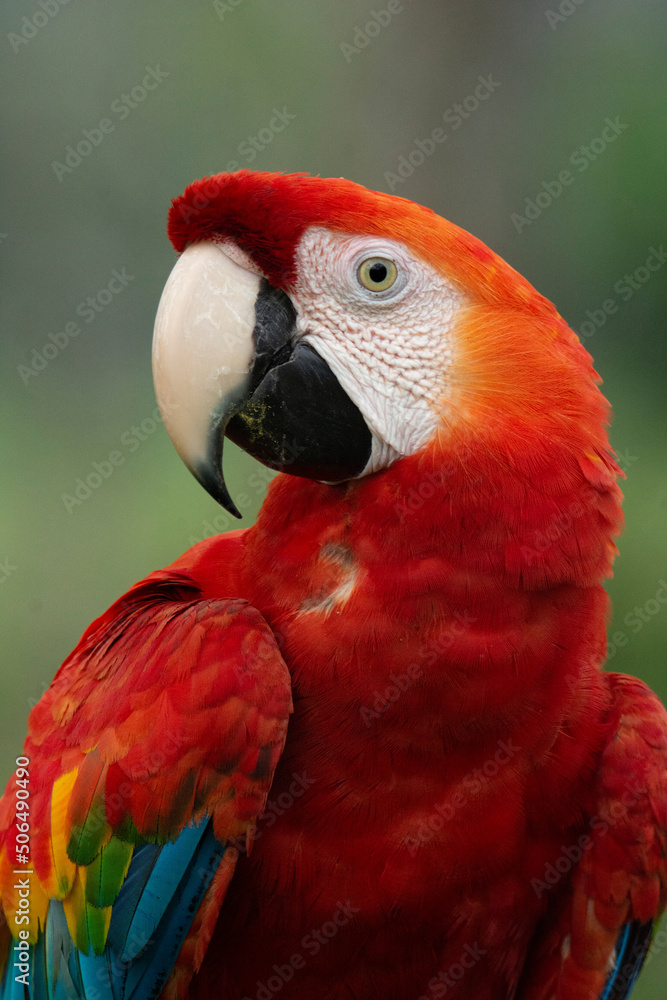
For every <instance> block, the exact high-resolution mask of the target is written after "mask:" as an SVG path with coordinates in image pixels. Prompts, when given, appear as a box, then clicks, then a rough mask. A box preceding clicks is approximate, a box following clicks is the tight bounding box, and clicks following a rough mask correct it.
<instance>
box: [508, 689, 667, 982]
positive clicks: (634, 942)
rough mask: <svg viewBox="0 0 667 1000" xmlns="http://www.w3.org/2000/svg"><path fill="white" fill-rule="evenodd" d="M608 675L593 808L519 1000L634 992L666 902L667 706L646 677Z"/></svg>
mask: <svg viewBox="0 0 667 1000" xmlns="http://www.w3.org/2000/svg"><path fill="white" fill-rule="evenodd" d="M607 676H608V679H609V684H610V689H611V697H612V708H611V718H610V729H609V733H610V736H609V739H608V741H607V744H606V746H605V749H604V750H603V753H602V758H601V762H600V769H599V778H598V790H597V799H596V803H595V806H596V809H595V812H594V814H593V815H592V816H590V817H589V826H588V831H587V833H586V834H584V835H582V837H581V838H580V839H579V841H578V844H577V845H571V847H572V849H576V850H577V851H578V855H579V856H580V860H579V863H578V865H577V868H576V871H575V873H574V877H573V881H572V885H571V887H570V891H568V892H562V893H561V894H560V896H557V897H556V903H555V907H556V908H555V910H554V912H553V913H552V914H551V917H550V918H548V919H547V925H546V926H543V927H542V928H541V929H540V932H539V938H540V939H539V940H538V941H537V942H536V946H535V949H534V954H533V955H531V956H530V965H529V969H528V971H527V974H526V977H525V982H524V983H522V989H521V990H520V991H519V996H520V997H521V998H522V1000H627V997H629V996H630V994H631V992H632V989H633V987H634V985H635V982H636V980H637V977H638V976H639V973H640V971H641V968H642V966H643V964H644V961H645V959H646V956H647V954H648V952H649V948H650V944H651V938H652V935H653V928H654V925H655V923H656V922H657V920H658V918H659V917H660V914H661V913H662V912H663V910H664V909H665V904H666V903H667V712H666V711H665V708H664V707H663V705H662V704H661V702H660V700H659V699H658V698H657V697H656V695H654V694H653V692H652V691H651V690H649V688H647V687H646V685H645V684H643V683H642V682H641V681H639V680H637V679H636V678H634V677H626V676H624V675H622V674H608V675H607ZM570 856H572V855H570Z"/></svg>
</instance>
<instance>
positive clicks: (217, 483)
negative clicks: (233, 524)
mask: <svg viewBox="0 0 667 1000" xmlns="http://www.w3.org/2000/svg"><path fill="white" fill-rule="evenodd" d="M192 471H193V473H194V476H195V479H196V480H197V482H198V483H200V485H201V486H203V487H204V489H205V490H206V492H207V493H208V494H209V495H210V496H212V497H213V499H214V500H215V501H216V503H219V504H220V506H221V507H224V509H225V510H226V511H227V512H228V513H229V514H232V515H233V516H234V517H238V518H239V520H240V519H241V517H242V515H241V512H240V511H239V509H238V507H237V506H236V504H235V503H234V501H233V500H232V498H231V496H230V495H229V490H228V489H227V484H226V483H225V480H224V478H223V476H222V473H221V472H219V471H217V470H215V469H211V468H210V467H209V466H208V465H200V466H199V467H198V468H196V469H193V470H192Z"/></svg>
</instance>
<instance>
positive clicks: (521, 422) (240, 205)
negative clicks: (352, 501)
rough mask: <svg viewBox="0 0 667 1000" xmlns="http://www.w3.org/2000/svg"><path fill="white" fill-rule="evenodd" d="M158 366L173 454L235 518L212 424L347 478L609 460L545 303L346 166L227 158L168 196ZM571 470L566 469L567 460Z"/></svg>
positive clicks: (573, 353) (584, 374)
mask: <svg viewBox="0 0 667 1000" xmlns="http://www.w3.org/2000/svg"><path fill="white" fill-rule="evenodd" d="M168 231H169V236H170V238H171V241H172V243H173V245H174V247H175V248H176V250H177V251H178V252H179V253H180V257H179V260H178V261H177V263H176V265H175V267H174V269H173V271H172V273H171V276H170V278H169V280H168V282H167V285H166V287H165V290H164V293H163V295H162V300H161V302H160V307H159V310H158V315H157V319H156V324H155V339H154V376H155V385H156V391H157V397H158V403H159V405H160V409H161V411H162V414H163V416H164V420H165V424H166V427H167V430H168V432H169V434H170V436H171V438H172V440H173V442H174V444H175V446H176V449H177V451H178V452H179V454H180V456H181V458H182V459H183V460H184V462H185V463H186V465H187V466H188V467H189V468H190V470H191V471H192V472H193V473H194V475H195V476H196V477H197V479H198V480H199V481H200V483H201V484H202V485H203V486H204V487H205V488H206V489H207V490H208V491H209V493H211V495H212V496H214V497H215V498H216V499H217V500H218V501H219V502H220V503H221V504H223V506H225V507H226V508H227V509H228V510H230V511H232V512H234V513H236V510H235V508H234V505H233V502H232V500H231V498H230V496H229V494H228V492H227V489H226V487H225V482H224V478H223V474H222V445H223V439H224V437H225V436H227V437H228V438H230V439H231V440H232V441H235V442H236V443H237V444H238V445H240V446H241V447H242V448H243V449H244V450H246V451H247V452H249V453H250V454H251V455H253V456H255V457H256V458H258V459H259V460H260V461H261V462H263V463H265V464H266V465H268V466H270V467H271V468H273V469H278V470H281V471H283V472H287V473H290V474H292V475H296V476H303V477H307V478H310V479H314V480H317V481H319V482H323V483H332V484H334V483H341V482H347V481H350V480H355V479H360V478H362V477H366V476H368V475H370V474H372V473H376V472H378V471H380V470H382V469H385V468H387V467H389V466H392V465H395V464H396V463H399V462H401V460H403V459H405V458H407V457H408V456H414V455H417V454H420V453H424V452H430V453H432V454H433V455H435V454H437V455H445V454H447V453H451V452H452V451H453V449H455V447H459V446H460V445H461V443H464V444H465V447H466V448H467V452H468V454H481V453H482V452H485V453H488V454H493V456H494V458H493V461H494V462H496V463H497V466H498V468H501V467H502V468H507V467H510V466H512V465H519V464H521V462H523V463H524V465H525V466H526V469H529V468H533V469H537V468H542V469H548V468H549V466H550V463H554V462H555V461H556V451H557V450H558V449H559V448H560V449H561V451H565V452H566V453H567V454H568V456H570V458H571V459H572V461H573V462H574V463H575V464H576V463H578V464H579V466H580V467H581V466H582V464H585V463H586V462H588V463H589V465H590V464H591V463H593V466H592V467H593V468H594V467H595V463H598V465H600V463H601V464H602V465H604V466H605V469H606V468H608V467H609V466H608V462H609V458H608V444H607V438H606V433H605V430H604V424H605V420H606V416H607V406H606V403H605V401H604V399H603V397H602V396H601V394H600V392H599V390H598V388H597V384H596V383H597V381H599V380H597V377H596V375H595V372H594V371H593V369H592V367H591V359H590V357H589V355H588V354H587V352H586V351H585V350H584V349H583V347H582V346H581V345H580V343H579V341H578V339H577V337H576V336H575V334H574V333H573V332H572V331H571V330H570V329H569V328H568V326H567V324H566V323H565V322H564V320H563V319H561V317H560V316H559V315H558V313H557V312H556V310H555V308H554V307H553V306H552V305H551V303H550V302H548V301H547V300H546V299H545V298H543V297H542V296H541V295H539V294H538V293H537V292H536V291H535V289H534V288H533V287H532V286H531V285H530V284H529V283H528V282H527V281H526V280H525V279H524V278H522V277H521V275H519V274H517V272H516V271H514V270H513V269H512V268H511V267H510V266H509V265H508V264H506V263H505V262H504V261H503V260H502V259H501V258H499V257H498V256H497V255H496V254H494V253H493V252H492V251H491V250H489V249H488V248H487V247H486V246H485V245H484V244H483V243H481V242H480V241H479V240H477V239H475V238H474V237H473V236H471V235H470V234H469V233H466V232H465V231H463V230H461V229H459V228H458V227H457V226H454V225H452V224H451V223H449V222H447V221H446V220H444V219H442V218H440V217H439V216H437V215H436V214H435V213H433V212H432V211H430V210H429V209H427V208H424V207H422V206H420V205H417V204H414V203H413V202H410V201H407V200H405V199H403V198H398V197H395V196H391V195H387V194H381V193H377V192H373V191H368V190H366V189H365V188H363V187H361V186H359V185H357V184H354V183H352V182H350V181H347V180H344V179H325V178H319V177H308V176H305V175H301V174H298V175H283V174H275V173H256V172H253V171H248V170H241V171H239V172H238V173H233V174H219V175H217V176H214V177H209V178H206V179H204V180H201V181H198V182H196V183H194V184H192V185H191V186H190V187H188V188H187V189H186V191H185V192H184V194H183V195H182V196H181V197H179V198H177V199H175V201H174V202H173V205H172V208H171V211H170V215H169V230H168ZM565 474H569V473H565Z"/></svg>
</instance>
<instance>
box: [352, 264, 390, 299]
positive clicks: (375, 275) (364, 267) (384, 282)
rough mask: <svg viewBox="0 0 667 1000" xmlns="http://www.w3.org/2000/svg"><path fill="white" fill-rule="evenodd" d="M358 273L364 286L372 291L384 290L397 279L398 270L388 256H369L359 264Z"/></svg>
mask: <svg viewBox="0 0 667 1000" xmlns="http://www.w3.org/2000/svg"><path fill="white" fill-rule="evenodd" d="M357 275H358V277H359V281H360V282H361V284H362V285H363V286H364V288H368V289H369V291H371V292H384V291H385V289H387V288H391V286H392V285H393V284H394V282H395V281H396V278H397V277H398V270H397V269H396V265H395V264H394V262H393V260H389V258H388V257H368V258H367V259H366V260H364V261H362V262H361V264H360V265H359V270H358V271H357Z"/></svg>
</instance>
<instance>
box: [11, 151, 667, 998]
mask: <svg viewBox="0 0 667 1000" xmlns="http://www.w3.org/2000/svg"><path fill="white" fill-rule="evenodd" d="M168 235H169V238H170V240H171V243H172V245H173V247H174V249H175V251H176V252H177V254H178V257H177V259H176V262H175V264H174V267H173V270H172V271H171V274H170V275H169V277H168V280H167V282H166V285H165V287H164V291H163V292H162V296H161V299H160V303H159V307H158V311H157V317H156V321H155V331H154V340H153V374H154V383H155V390H156V396H157V402H158V405H159V407H160V413H161V415H162V419H163V421H164V424H165V428H166V430H167V432H168V435H169V436H170V438H171V440H172V442H173V444H174V447H175V449H176V451H177V453H178V454H179V455H180V457H181V459H182V460H183V461H184V463H185V465H186V466H187V467H188V469H189V470H190V472H191V473H192V474H193V475H194V477H195V478H196V480H197V481H198V482H199V483H200V484H201V486H202V487H203V488H204V489H205V490H206V491H207V492H208V493H209V494H210V495H211V496H212V497H213V498H214V499H215V500H216V501H217V502H218V503H219V504H220V505H221V506H222V507H224V508H225V509H226V510H227V511H228V512H229V513H231V514H236V515H238V514H239V511H238V509H237V506H236V504H235V501H234V498H233V496H232V495H231V493H230V491H229V489H228V487H227V485H226V482H225V478H224V470H223V445H224V442H225V439H228V440H229V441H231V442H233V443H235V444H236V445H237V446H239V447H240V448H241V449H243V450H244V451H245V452H246V453H248V454H249V455H250V456H252V457H253V458H255V459H257V460H258V462H259V463H262V465H263V466H265V467H266V468H267V469H268V470H270V472H269V473H267V477H268V478H270V485H269V488H268V493H267V496H266V499H265V500H264V502H263V505H262V507H261V510H260V512H259V515H258V517H257V520H256V521H255V523H254V524H253V525H252V526H251V527H249V528H242V529H237V530H232V531H229V532H226V533H222V534H218V535H213V536H211V537H209V538H206V539H205V540H203V541H201V542H199V543H197V544H196V545H194V546H193V547H192V548H190V549H189V550H188V551H187V552H185V554H184V555H182V556H181V557H180V558H178V559H177V560H176V561H175V562H174V563H172V565H170V566H168V567H166V568H165V569H161V570H157V571H155V572H152V573H150V575H148V576H147V577H146V578H145V579H144V580H142V581H140V582H139V583H137V584H135V585H134V586H132V587H131V588H130V590H128V592H127V593H126V594H125V595H124V596H122V597H121V598H120V599H119V600H117V601H116V603H115V604H113V605H112V606H111V607H110V608H109V610H107V611H106V612H104V613H103V614H102V615H101V616H100V617H99V618H97V620H96V621H94V622H93V623H92V624H91V625H90V627H89V628H88V629H87V630H86V632H85V633H84V634H83V636H82V638H81V640H80V642H79V644H78V645H77V646H76V648H75V649H74V651H73V652H72V653H71V654H70V656H69V657H68V658H67V659H66V660H65V662H64V663H63V665H62V666H61V667H60V669H59V670H58V672H57V673H56V675H55V678H54V680H53V682H52V684H51V686H50V687H49V688H48V690H47V691H46V692H45V694H44V695H43V697H42V698H41V700H40V701H39V702H38V704H37V705H36V706H35V707H34V708H33V709H32V711H31V713H30V716H29V721H28V735H27V738H26V741H25V744H24V747H23V753H22V755H21V756H20V757H17V758H16V769H15V773H14V774H13V776H12V777H11V778H10V780H9V782H8V784H7V788H6V791H5V793H4V796H3V798H2V800H1V802H0V831H1V840H0V844H1V850H0V889H1V893H2V909H3V915H4V919H3V921H2V927H1V928H0V946H1V947H0V960H1V963H2V969H3V972H2V980H1V981H0V1000H18V998H21V1000H27V998H35V1000H61V998H63V1000H65V998H74V997H76V998H86V1000H148V998H157V997H161V998H163V1000H183V998H193V1000H198V998H209V997H211V998H212V997H215V998H220V1000H272V998H274V997H279V998H280V1000H290V998H299V1000H314V998H317V1000H343V998H345V1000H439V998H441V997H445V996H446V997H447V998H450V1000H463V998H472V1000H625V998H627V997H629V996H630V993H631V992H632V989H633V987H634V984H635V982H636V980H637V977H638V975H639V973H640V970H641V968H642V965H643V963H644V962H645V960H646V957H647V954H648V953H649V947H650V945H651V941H652V938H653V936H654V935H655V929H656V927H657V924H658V921H659V918H660V915H661V913H662V912H663V910H664V908H665V904H666V903H667V713H666V712H665V709H664V707H663V706H662V704H661V702H660V700H659V699H658V697H657V696H656V695H655V694H654V693H653V692H652V691H651V690H650V689H649V688H648V687H647V686H646V685H645V684H644V683H643V682H641V681H639V680H638V679H636V678H633V677H630V676H625V675H622V674H618V673H611V672H605V671H604V669H603V666H604V663H605V656H606V627H607V620H608V617H609V600H608V597H607V595H606V592H605V590H604V588H603V581H604V580H605V579H606V578H608V577H609V576H610V575H611V566H612V562H613V559H614V557H615V554H616V551H617V549H616V542H615V539H616V538H617V536H618V534H619V532H620V530H621V528H622V512H621V499H622V498H621V492H620V488H619V485H618V480H619V478H620V477H621V475H622V472H621V470H620V468H619V466H618V464H617V462H616V459H615V457H614V452H613V451H612V449H611V446H610V443H609V439H608V430H607V429H608V425H609V420H610V409H609V404H608V403H607V401H606V399H605V398H604V397H603V395H602V393H601V391H600V387H599V386H600V379H599V377H598V375H597V374H596V372H595V370H594V368H593V360H592V358H591V356H590V355H589V354H588V352H587V351H586V350H585V349H584V347H583V346H582V344H581V343H580V341H579V339H578V337H577V335H576V334H575V333H574V331H573V330H572V329H570V327H569V326H568V324H567V323H566V322H565V320H564V319H563V318H562V317H561V316H560V314H559V313H558V312H557V311H556V309H555V307H554V306H553V305H552V304H551V303H550V302H549V301H548V300H547V299H546V298H544V297H543V296H542V295H540V294H539V293H538V292H537V291H536V290H535V289H534V288H533V287H532V285H531V284H530V283H529V282H528V281H527V280H526V279H525V278H523V277H522V276H521V275H520V274H518V273H517V272H516V271H515V270H514V269H513V268H512V267H510V265H509V264H507V263H506V262H505V261H504V260H503V259H502V258H501V257H499V256H498V255H497V254H495V253H494V252H493V251H492V250H490V249H489V248H488V247H487V246H486V245H485V244H484V243H482V242H481V241H480V240H478V239H477V238H475V237H474V236H472V235H471V234H469V233H468V232H466V231H464V230H463V229H461V228H459V227H458V226H456V225H454V224H453V223H450V222H448V221H447V220H445V219H444V218H441V217H440V216H439V215H437V214H436V213H435V212H434V211H432V210H431V209H429V208H426V207H424V206H421V205H418V204H416V203H415V202H412V201H409V200H407V199H404V198H401V197H398V196H395V195H389V194H386V193H382V192H375V191H371V190H368V189H366V188H365V187H363V186H361V185H359V184H357V183H354V182H352V181H349V180H346V179H344V178H323V177H319V176H311V175H308V174H287V173H278V172H259V171H252V170H248V169H243V170H239V171H236V172H232V173H222V174H216V175H212V176H207V177H204V178H203V179H201V180H199V181H196V182H194V183H193V184H191V185H189V186H188V187H187V188H186V189H185V191H184V193H183V194H182V195H180V196H179V197H177V198H175V199H174V201H173V202H172V205H171V209H170V212H169V220H168Z"/></svg>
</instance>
